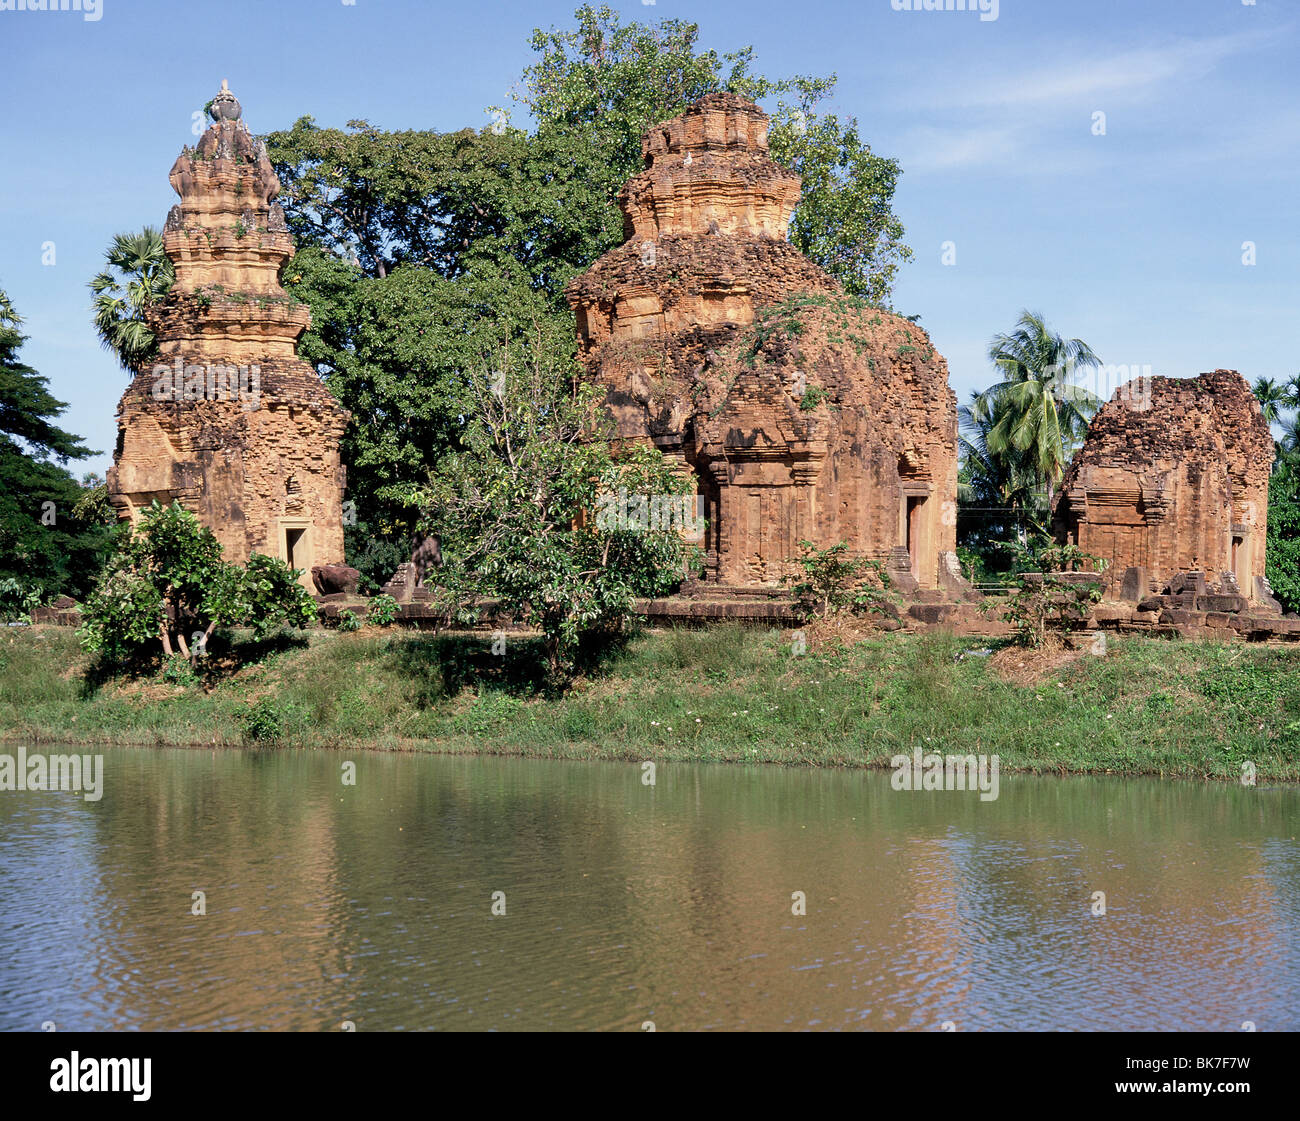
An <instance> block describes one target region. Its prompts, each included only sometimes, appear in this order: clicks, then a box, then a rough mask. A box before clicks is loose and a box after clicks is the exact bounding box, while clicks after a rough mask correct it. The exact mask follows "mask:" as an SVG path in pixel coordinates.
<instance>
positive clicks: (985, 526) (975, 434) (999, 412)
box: [957, 393, 1050, 571]
mask: <svg viewBox="0 0 1300 1121" xmlns="http://www.w3.org/2000/svg"><path fill="white" fill-rule="evenodd" d="M1010 409H1011V403H1010V402H1009V401H1008V400H1006V399H1004V398H999V397H990V396H987V395H985V394H983V393H972V394H971V398H970V404H968V405H963V406H961V407H960V408H959V409H958V410H957V416H958V422H959V429H958V431H959V437H958V440H959V446H960V453H961V457H962V462H961V470H960V471H959V473H958V477H957V536H958V540H959V541H960V543H961V544H962V545H963V546H964V547H965V548H967V549H970V550H973V551H974V552H975V553H976V554H977V555H978V556H979V558H980V562H981V568H983V569H984V570H987V571H998V570H1002V569H1005V568H1007V567H1008V565H1009V564H1010V557H1009V555H1008V554H1007V552H1006V549H1005V547H1004V545H1005V543H1006V542H1008V541H1010V540H1012V539H1013V538H1014V540H1016V541H1018V542H1019V543H1020V545H1021V546H1025V545H1027V544H1028V541H1029V534H1030V532H1031V531H1032V532H1034V533H1036V534H1037V535H1039V536H1045V535H1046V534H1047V528H1046V527H1047V520H1048V517H1049V514H1050V511H1049V510H1048V508H1047V496H1046V493H1045V491H1044V490H1043V487H1042V484H1041V482H1040V480H1039V477H1038V472H1037V469H1036V467H1035V464H1034V462H1033V459H1032V458H1031V455H1030V453H1029V452H1028V451H1026V452H1020V451H1017V449H1016V448H1014V447H1007V448H1004V449H1003V450H1002V451H1001V452H1000V453H997V454H995V453H994V452H993V451H992V449H991V448H990V446H989V437H990V434H991V433H992V432H993V431H995V430H996V429H997V428H998V425H999V424H1000V423H1002V421H1003V418H1004V416H1005V415H1006V414H1007V413H1008V412H1009V411H1010Z"/></svg>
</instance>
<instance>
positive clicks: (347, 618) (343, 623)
mask: <svg viewBox="0 0 1300 1121" xmlns="http://www.w3.org/2000/svg"><path fill="white" fill-rule="evenodd" d="M360 629H361V620H360V619H358V618H357V617H356V615H354V614H353V613H352V612H351V611H349V610H348V609H347V608H346V607H345V608H344V609H343V610H342V611H340V612H339V630H341V631H359V630H360Z"/></svg>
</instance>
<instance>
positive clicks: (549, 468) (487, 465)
mask: <svg viewBox="0 0 1300 1121" xmlns="http://www.w3.org/2000/svg"><path fill="white" fill-rule="evenodd" d="M562 355H563V348H562V347H560V346H559V345H557V344H556V342H555V341H554V340H550V339H547V338H546V337H545V328H544V327H542V326H539V329H538V331H537V333H536V334H534V336H533V337H532V338H531V339H528V340H526V341H524V342H522V343H520V342H517V341H515V340H513V339H512V338H511V336H510V334H509V332H508V331H503V333H502V335H501V341H500V343H499V344H498V346H497V347H496V348H495V350H494V352H492V353H490V354H488V355H485V356H484V360H483V361H482V362H481V363H480V364H479V365H478V366H477V367H476V368H475V369H474V376H473V378H472V379H471V383H470V389H471V392H472V394H473V398H474V403H473V405H472V407H471V409H470V412H469V416H468V418H467V419H468V423H467V427H466V431H465V433H464V437H463V441H462V447H461V449H460V450H457V451H455V452H452V453H450V454H448V455H447V456H445V457H444V458H443V459H442V460H441V461H440V462H439V464H438V467H437V469H436V470H435V471H434V472H433V473H432V475H431V476H430V479H429V482H428V484H427V485H425V486H423V487H420V488H419V489H418V491H417V493H416V499H417V501H418V502H419V503H420V505H421V508H422V509H423V510H424V511H425V518H426V521H425V525H426V528H428V529H429V530H430V531H431V532H435V533H437V534H438V535H439V536H440V537H441V540H442V550H443V559H444V567H443V568H442V569H441V570H440V572H439V583H440V585H442V586H443V588H444V589H445V590H446V594H447V595H448V597H449V600H450V601H451V604H452V606H453V607H461V606H463V605H465V604H468V603H470V602H472V601H473V599H474V598H475V597H477V596H492V597H497V598H498V599H499V600H500V602H501V604H502V605H503V606H504V607H505V609H506V610H508V611H509V612H510V613H511V614H512V615H513V616H514V617H515V618H516V619H518V620H519V621H521V622H523V623H525V624H527V625H529V626H532V627H535V628H537V629H538V630H540V631H541V632H542V634H543V636H544V639H545V642H546V649H547V654H548V660H549V668H550V670H551V672H552V674H553V675H555V676H556V677H557V678H562V677H564V676H566V675H567V674H569V673H571V672H572V670H573V667H574V659H575V657H576V655H577V652H578V649H579V647H580V645H581V643H582V642H583V640H584V639H588V638H599V637H602V636H609V635H612V634H614V633H617V632H618V631H619V630H620V629H621V628H622V627H623V625H624V623H625V621H626V619H627V617H628V615H629V613H630V611H631V607H632V600H633V598H634V597H636V596H652V595H660V594H663V593H665V592H667V591H669V590H671V589H673V588H675V587H676V586H677V584H678V583H680V581H681V578H682V574H683V566H684V563H685V562H686V560H687V556H688V550H687V546H686V545H685V543H684V541H683V538H682V533H681V530H682V528H685V529H687V530H690V529H692V528H694V527H692V526H686V527H682V526H680V524H679V522H680V518H678V519H676V520H670V521H669V522H668V524H667V525H665V524H663V521H664V519H663V518H662V517H660V518H655V517H653V516H650V517H646V516H642V515H637V514H633V515H632V516H630V517H629V516H627V513H626V511H627V508H625V507H622V506H621V505H620V502H621V501H622V498H623V496H625V495H627V496H631V501H632V504H633V508H635V509H639V510H641V511H642V512H643V514H644V511H645V510H646V509H647V508H649V509H651V510H653V509H655V508H656V506H655V496H658V497H659V499H660V500H661V501H660V502H659V504H658V508H659V509H660V510H661V511H662V510H663V509H665V508H666V509H668V510H677V511H680V510H682V508H683V504H682V503H681V501H680V499H681V498H685V499H686V505H688V506H691V508H692V509H693V505H692V504H691V496H690V493H689V490H688V488H687V485H686V484H685V483H684V482H683V481H682V480H681V479H680V478H678V477H677V476H676V475H674V474H673V473H672V472H671V471H670V470H669V469H668V468H667V466H666V465H665V464H664V461H663V458H662V456H661V455H660V454H659V453H658V452H657V451H655V450H653V449H633V450H630V451H627V452H626V453H624V454H623V455H621V456H619V457H617V458H615V457H614V455H613V454H612V453H611V450H610V445H609V443H608V441H607V440H605V439H600V438H595V437H597V436H598V430H597V425H598V417H599V416H600V411H601V410H600V403H601V400H602V398H603V394H602V393H601V392H600V391H599V390H598V389H596V388H595V387H593V386H589V385H584V384H581V383H577V382H576V381H575V377H574V375H575V373H576V367H575V364H574V363H573V361H572V359H568V358H564V357H563V356H562ZM612 496H619V500H618V501H613V500H612ZM667 496H675V497H674V499H672V500H669V501H667V502H664V501H662V500H663V499H665V498H666V497H667ZM638 499H639V500H640V501H638Z"/></svg>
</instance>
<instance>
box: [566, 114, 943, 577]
mask: <svg viewBox="0 0 1300 1121" xmlns="http://www.w3.org/2000/svg"><path fill="white" fill-rule="evenodd" d="M642 151H643V154H644V155H645V158H646V164H647V166H646V170H645V171H644V172H642V173H641V174H640V175H638V176H636V177H635V178H633V179H632V180H631V181H630V182H629V183H628V184H627V186H626V187H625V188H624V189H623V192H622V195H621V196H620V201H621V204H622V206H623V210H624V215H625V232H626V234H627V236H628V239H629V240H628V241H627V243H626V244H624V245H622V246H620V247H619V248H617V249H615V250H613V251H612V252H610V253H607V254H606V255H605V256H604V257H602V258H601V259H600V260H599V261H597V262H596V264H595V265H594V266H593V267H592V268H591V269H590V270H589V271H588V272H587V273H585V274H584V275H582V276H580V277H578V278H576V279H575V280H574V281H572V282H571V283H570V285H569V287H568V289H567V291H566V295H567V296H568V299H569V302H570V304H571V305H572V306H573V308H574V312H575V315H576V317H577V328H578V339H579V347H580V353H581V356H582V359H583V362H584V364H585V365H586V367H587V370H588V371H589V374H590V376H592V377H593V378H596V379H597V380H599V381H600V382H601V383H603V384H604V385H605V386H606V388H607V396H606V405H607V409H608V411H609V414H610V416H611V417H612V419H613V423H614V429H615V434H616V436H617V438H618V439H621V440H635V441H642V442H650V443H653V444H654V445H656V446H658V447H659V448H660V449H661V450H663V451H664V453H665V454H666V455H667V456H669V458H670V459H671V460H674V461H676V462H677V463H678V465H679V466H680V468H681V469H682V470H684V471H690V472H691V473H692V474H693V475H694V476H695V478H696V481H697V485H698V490H699V493H701V494H702V495H704V497H705V500H706V512H707V517H708V519H709V521H710V526H709V529H708V534H707V540H706V545H707V550H708V555H709V574H710V575H712V576H713V578H715V579H717V580H719V581H720V582H722V583H727V584H740V585H753V584H764V583H773V582H775V581H777V580H779V579H780V577H781V576H782V575H783V574H786V573H789V572H792V571H793V570H794V566H793V563H792V562H793V560H794V559H795V558H796V557H797V556H798V555H799V546H798V542H799V541H800V540H801V539H808V540H811V541H813V542H815V543H816V544H817V545H818V546H819V547H822V548H824V547H827V546H829V545H832V544H834V543H836V542H837V541H840V540H846V541H848V543H849V544H850V546H851V547H852V548H853V550H854V551H855V552H856V553H858V554H859V555H866V556H871V557H876V558H881V559H889V558H891V557H893V559H894V560H895V561H896V562H897V563H898V566H899V568H900V570H901V571H902V573H903V579H904V580H906V579H907V578H908V575H909V570H910V575H911V576H914V577H915V579H916V581H917V582H918V583H919V584H920V585H921V586H925V587H934V586H936V585H937V584H938V582H939V579H940V567H941V566H940V562H939V555H940V553H941V552H944V551H949V552H950V551H952V550H954V549H955V547H956V529H955V524H956V518H955V513H956V506H955V500H956V486H957V482H956V478H957V403H956V398H955V396H954V394H953V393H952V391H951V390H950V389H949V388H948V381H947V366H946V364H945V362H944V360H943V359H942V358H941V357H939V356H938V355H937V354H936V353H935V352H934V348H933V347H932V346H931V344H930V341H929V337H928V336H927V335H926V333H925V332H924V331H923V330H921V328H919V327H917V326H916V325H915V324H913V323H911V322H909V321H907V320H905V319H901V318H899V317H897V316H894V315H891V314H889V313H888V312H884V311H881V310H879V309H877V308H873V307H870V306H867V305H865V304H864V303H862V302H861V301H858V300H854V299H851V298H849V297H846V296H845V294H844V293H843V291H842V290H841V288H840V287H839V285H838V284H837V283H836V282H835V281H834V279H833V278H831V277H830V276H829V275H828V274H827V273H826V272H825V271H823V270H822V269H821V268H819V267H818V266H817V265H815V264H813V263H812V262H811V261H809V260H808V259H807V258H806V257H804V256H803V255H802V254H801V253H799V252H798V251H797V250H796V249H795V248H794V247H793V246H791V245H790V244H789V242H788V241H786V240H785V238H786V233H787V230H788V226H789V220H790V214H791V212H792V210H793V208H794V206H795V204H796V202H797V201H798V197H799V179H798V176H796V175H794V174H793V173H791V172H789V171H787V170H785V169H784V168H781V167H778V166H777V165H776V164H775V163H774V162H773V161H772V160H771V158H770V157H769V156H768V151H767V117H766V115H765V114H764V113H763V112H762V111H761V110H760V109H759V108H758V107H757V106H756V105H754V104H753V103H752V102H749V101H746V100H744V99H743V98H739V97H736V96H734V95H731V94H711V95H710V96H708V97H706V98H704V99H703V100H702V101H700V102H698V103H697V104H696V105H694V106H692V107H691V108H690V109H688V110H687V111H686V112H685V113H683V114H682V115H681V116H680V117H677V118H675V119H674V120H672V121H668V122H666V123H665V124H663V125H659V126H656V127H655V128H652V129H650V130H649V131H648V132H647V133H646V135H645V138H644V140H643V143H642ZM909 546H910V550H911V553H910V556H909V555H908V553H907V550H908V548H909ZM899 550H902V551H903V557H904V559H903V560H902V561H901V562H898V552H899Z"/></svg>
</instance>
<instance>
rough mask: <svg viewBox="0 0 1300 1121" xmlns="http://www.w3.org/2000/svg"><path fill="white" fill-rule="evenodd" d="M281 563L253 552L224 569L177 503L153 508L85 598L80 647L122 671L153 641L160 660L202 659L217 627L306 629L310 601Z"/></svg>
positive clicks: (206, 535) (213, 546) (213, 542)
mask: <svg viewBox="0 0 1300 1121" xmlns="http://www.w3.org/2000/svg"><path fill="white" fill-rule="evenodd" d="M298 575H299V573H297V572H296V571H294V570H293V569H290V568H289V567H288V566H287V565H285V564H284V562H283V561H280V560H276V559H273V558H271V557H265V556H262V555H260V554H256V553H255V554H254V555H253V556H252V557H250V558H249V560H248V564H247V565H245V566H243V567H240V566H239V565H233V564H228V563H227V562H226V561H225V560H223V559H222V555H221V545H220V543H219V542H218V541H217V539H216V537H215V536H213V533H212V531H211V530H210V529H208V528H207V527H206V526H203V525H201V524H200V523H199V520H198V519H197V518H196V517H195V516H194V515H193V514H192V513H190V512H189V511H188V510H185V509H184V508H183V507H182V506H181V505H180V503H178V502H174V503H172V505H171V506H160V505H159V504H158V503H157V502H154V503H153V505H152V506H150V508H149V509H148V510H146V511H145V512H144V513H143V514H141V515H140V520H139V523H138V524H137V525H136V527H135V529H134V531H133V532H131V533H130V534H129V535H128V536H127V537H126V539H125V540H124V541H123V542H122V544H121V547H120V548H119V549H118V551H117V552H116V553H115V554H114V555H113V556H112V558H111V559H110V560H109V562H108V564H107V565H106V566H105V569H104V572H103V574H102V575H101V577H100V579H99V582H98V584H97V585H96V587H95V590H94V591H93V592H92V593H91V595H90V596H89V598H88V599H87V600H86V603H85V605H84V608H83V611H82V615H83V621H82V625H81V630H80V632H79V634H80V638H81V643H82V645H83V646H84V647H85V648H86V649H87V650H90V651H92V652H94V653H96V654H98V655H99V656H100V658H101V659H102V660H103V661H104V662H106V663H107V664H109V665H114V666H116V665H121V664H122V663H124V662H126V661H127V660H128V659H129V658H131V657H132V656H133V655H135V654H137V653H139V652H140V650H141V649H142V648H144V647H147V646H149V645H150V644H152V643H154V642H158V643H159V644H160V645H161V648H162V652H163V655H164V656H165V657H166V658H169V659H170V658H171V657H172V656H173V655H174V654H175V653H177V652H179V653H180V654H181V655H182V656H183V657H185V658H188V659H190V660H191V661H193V660H195V659H196V658H198V657H200V656H201V655H202V654H203V653H204V651H205V649H206V646H207V641H208V639H209V638H210V637H211V635H212V633H213V632H214V631H215V630H216V628H217V627H218V626H239V625H246V626H251V627H252V628H253V629H254V632H255V634H257V635H258V636H259V637H264V636H266V635H268V634H270V633H272V632H273V631H275V630H276V629H277V628H279V627H280V626H283V625H288V626H294V627H305V626H307V625H308V624H309V623H311V622H312V621H313V620H314V619H315V618H316V604H315V601H314V600H313V599H312V598H311V596H310V595H308V594H307V591H306V590H305V589H304V588H303V587H302V585H301V584H299V583H298V581H297V576H298Z"/></svg>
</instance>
